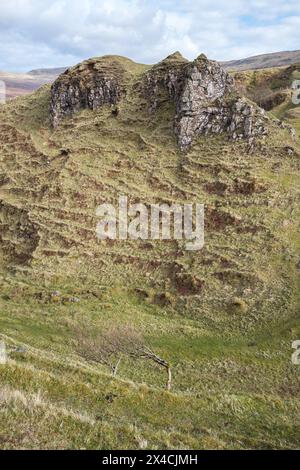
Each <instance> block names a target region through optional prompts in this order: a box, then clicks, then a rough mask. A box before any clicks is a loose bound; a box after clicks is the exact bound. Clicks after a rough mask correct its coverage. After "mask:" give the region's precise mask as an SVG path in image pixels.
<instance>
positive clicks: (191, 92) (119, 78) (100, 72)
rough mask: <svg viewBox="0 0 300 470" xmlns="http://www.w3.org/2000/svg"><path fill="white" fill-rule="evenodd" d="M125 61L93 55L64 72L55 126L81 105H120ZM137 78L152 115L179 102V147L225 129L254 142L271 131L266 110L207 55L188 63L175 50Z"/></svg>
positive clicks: (54, 107)
mask: <svg viewBox="0 0 300 470" xmlns="http://www.w3.org/2000/svg"><path fill="white" fill-rule="evenodd" d="M125 60H127V61H128V59H124V58H118V60H117V59H116V58H114V57H113V56H108V57H103V58H100V59H90V60H88V61H86V62H83V63H82V64H79V65H78V66H76V67H74V68H72V69H70V70H67V71H66V72H65V73H64V74H63V75H61V76H60V77H59V78H58V79H57V80H56V82H55V83H54V84H53V85H52V89H51V120H52V124H53V126H54V127H56V126H57V125H58V124H59V123H60V122H61V120H62V119H63V118H64V117H65V116H67V115H72V114H74V113H76V112H78V111H79V110H81V109H86V108H88V109H97V108H99V107H100V106H103V105H105V104H108V105H116V104H117V103H118V102H119V101H120V100H121V99H122V97H123V96H124V95H125V94H126V92H127V89H128V87H129V86H130V85H129V83H130V82H129V81H128V80H127V76H128V70H129V69H128V64H124V61H125ZM122 61H123V62H122ZM131 64H133V63H131ZM135 65H137V64H135ZM131 67H132V65H131ZM132 76H133V75H131V77H132ZM134 82H135V87H134V89H135V90H136V93H139V94H140V95H142V96H143V97H144V98H145V99H146V100H147V102H148V103H149V106H148V109H149V112H150V113H154V112H155V111H156V110H157V109H158V108H159V107H160V106H161V105H163V104H164V103H165V102H169V101H172V102H174V103H175V109H176V111H175V116H174V132H175V134H176V136H177V141H178V145H179V147H180V149H181V150H188V149H189V147H190V146H191V144H192V143H193V142H194V140H195V139H196V138H197V137H198V136H200V135H207V134H221V133H223V132H225V133H227V134H228V135H229V137H230V138H232V139H233V140H238V139H247V140H248V141H249V143H250V144H251V145H252V143H253V140H254V139H255V137H259V136H262V135H264V134H266V132H267V131H266V126H265V121H266V117H265V115H264V111H262V110H261V109H260V108H258V107H257V106H255V105H252V104H251V103H250V102H248V101H247V100H246V99H242V98H241V97H239V96H238V94H237V92H236V90H235V86H234V81H233V79H232V78H231V76H230V75H229V74H228V73H227V72H225V71H224V70H223V69H222V68H221V66H220V65H219V64H218V63H217V62H214V61H210V60H208V59H207V58H206V57H205V55H203V54H202V55H200V56H199V57H198V58H197V59H196V60H194V61H193V62H189V61H188V60H186V59H184V58H183V57H182V55H181V54H180V53H179V52H176V53H175V54H172V55H170V56H168V57H167V58H166V59H165V60H163V61H162V62H160V63H158V64H156V65H154V66H153V67H151V68H150V69H149V70H148V71H146V72H144V73H143V74H142V75H141V76H139V77H138V79H137V80H135V81H134ZM136 84H138V86H136Z"/></svg>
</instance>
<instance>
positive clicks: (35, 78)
mask: <svg viewBox="0 0 300 470" xmlns="http://www.w3.org/2000/svg"><path fill="white" fill-rule="evenodd" d="M65 70H66V68H53V69H38V70H31V71H30V72H27V73H9V72H1V71H0V80H3V81H4V82H5V84H6V90H7V99H12V98H16V97H17V96H22V95H27V94H28V93H32V92H33V91H35V90H37V89H38V88H40V87H41V86H42V85H45V84H46V83H52V82H53V81H54V80H55V79H56V78H57V77H58V75H60V74H61V73H63V72H64V71H65Z"/></svg>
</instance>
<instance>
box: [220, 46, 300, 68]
mask: <svg viewBox="0 0 300 470" xmlns="http://www.w3.org/2000/svg"><path fill="white" fill-rule="evenodd" d="M296 62H300V51H299V50H298V51H285V52H274V53H272V54H261V55H256V56H253V57H248V58H246V59H240V60H230V61H228V62H221V65H222V66H223V68H224V69H225V70H234V71H238V70H253V69H266V68H271V67H283V66H287V65H292V64H295V63H296Z"/></svg>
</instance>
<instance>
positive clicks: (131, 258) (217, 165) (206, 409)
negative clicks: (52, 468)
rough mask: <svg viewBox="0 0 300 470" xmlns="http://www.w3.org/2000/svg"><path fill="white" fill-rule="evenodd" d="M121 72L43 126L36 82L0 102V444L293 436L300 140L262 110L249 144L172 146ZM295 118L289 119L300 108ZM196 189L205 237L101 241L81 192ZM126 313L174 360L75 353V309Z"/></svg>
mask: <svg viewBox="0 0 300 470" xmlns="http://www.w3.org/2000/svg"><path fill="white" fill-rule="evenodd" d="M106 60H107V61H108V66H109V61H115V60H117V61H122V63H123V64H126V67H127V68H128V74H129V75H130V77H131V78H130V80H131V84H132V86H131V88H130V92H129V93H128V94H127V96H126V98H124V99H123V101H122V102H121V103H120V105H119V114H118V116H115V115H113V114H112V112H111V109H110V108H109V107H103V108H101V109H99V110H97V111H94V112H92V111H83V112H81V113H79V114H77V115H75V116H73V117H72V118H68V119H66V120H65V121H64V122H63V123H62V125H61V126H60V127H59V128H58V129H57V130H55V131H53V130H52V129H51V128H50V125H49V113H48V109H49V100H50V89H49V87H47V86H45V87H43V88H42V89H40V90H39V91H38V92H36V93H35V94H33V95H30V96H27V97H24V98H19V99H17V100H15V101H13V102H10V103H8V104H7V105H6V106H3V107H1V108H0V165H1V166H0V169H1V173H0V230H1V231H0V255H1V258H0V260H1V261H0V263H1V268H0V269H1V277H0V289H1V296H0V332H1V338H2V340H3V341H5V343H6V345H7V348H8V350H9V358H10V359H9V363H8V364H6V365H0V380H1V385H0V420H1V427H0V439H1V441H0V446H1V448H5V449H8V448H99V449H103V448H106V449H114V448H151V449H154V448H166V449H168V448H178V449H190V448H195V449H197V448H204V449H211V448H227V449H240V448H258V449H261V448H297V447H299V444H298V443H299V438H300V427H299V425H300V419H299V416H300V414H299V411H300V401H299V390H300V380H299V371H300V369H299V366H296V365H293V364H292V362H291V354H292V352H293V351H292V348H291V344H292V341H294V340H296V339H299V338H300V327H299V290H298V287H299V285H298V276H299V236H298V223H297V221H298V220H299V173H300V167H299V164H300V161H299V151H300V148H299V144H298V142H297V141H293V140H292V138H291V136H290V134H289V132H288V131H287V130H286V129H282V128H280V127H279V126H278V125H277V124H276V123H274V122H273V121H272V120H270V123H269V135H268V136H267V138H266V139H265V140H264V141H261V142H258V143H257V146H256V149H255V151H254V152H253V153H251V154H249V153H248V149H247V144H246V143H243V142H239V143H233V142H230V141H228V140H227V138H226V136H213V137H202V138H200V139H198V141H197V142H196V144H195V145H194V146H193V147H192V149H191V150H190V151H189V152H188V153H186V154H183V153H180V152H179V150H178V148H177V145H176V141H175V138H174V133H173V129H172V125H173V124H172V123H173V116H174V109H173V105H172V104H171V103H169V102H168V101H163V102H162V104H161V106H160V107H159V109H158V110H157V112H156V113H155V114H154V115H149V113H148V110H147V103H146V102H145V101H144V100H143V99H142V98H141V97H140V95H139V94H138V93H137V89H138V87H139V84H140V81H141V79H142V74H143V72H144V70H145V68H144V67H143V66H139V65H137V64H133V63H131V62H130V61H127V60H125V59H120V58H111V57H110V58H107V59H106ZM297 119H298V118H296V123H298V125H299V121H297ZM120 194H127V195H128V196H129V198H130V201H131V202H138V201H141V202H146V203H147V204H151V203H153V202H160V203H161V202H167V203H172V202H180V203H184V202H202V203H205V205H206V245H205V247H204V249H203V250H201V251H200V252H194V253H192V252H188V251H186V250H185V249H184V242H178V241H170V242H159V241H151V242H148V241H147V242H145V241H135V242H134V241H126V242H121V241H106V242H99V241H98V240H97V238H96V236H95V227H96V223H97V218H96V216H95V208H96V207H97V205H98V204H100V203H102V202H113V203H116V201H117V198H118V197H119V195H120ZM112 323H114V324H116V323H118V324H128V323H130V324H133V325H135V326H136V327H137V328H138V329H139V330H141V331H142V332H143V333H144V335H145V337H146V338H147V341H148V342H149V343H150V344H151V346H152V347H153V349H155V351H157V352H158V353H159V354H161V355H162V356H163V357H164V358H166V359H167V360H168V361H170V362H171V363H172V367H173V374H174V383H173V389H172V391H171V392H166V391H165V390H164V382H165V377H164V374H163V372H162V371H161V370H160V369H159V368H157V367H156V366H154V365H153V364H151V363H147V362H143V361H137V362H136V361H135V362H133V361H132V360H130V359H128V358H124V359H123V361H122V363H121V366H120V371H119V376H118V377H117V378H115V379H113V378H112V377H111V376H110V375H109V371H108V370H107V369H106V368H105V367H103V366H97V365H96V364H91V363H88V362H86V361H84V360H83V359H82V358H80V357H79V356H78V353H77V347H76V336H75V334H74V331H75V330H76V327H77V326H78V325H82V326H90V327H93V328H95V329H99V330H104V329H105V328H108V327H109V325H111V324H112Z"/></svg>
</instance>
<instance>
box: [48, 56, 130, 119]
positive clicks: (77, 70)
mask: <svg viewBox="0 0 300 470" xmlns="http://www.w3.org/2000/svg"><path fill="white" fill-rule="evenodd" d="M125 74H126V71H125V69H124V68H123V67H122V64H121V63H120V62H118V61H114V60H101V59H100V60H93V59H90V60H87V61H85V62H83V63H81V64H79V65H77V66H75V67H73V68H71V69H68V70H66V72H65V73H63V74H62V75H60V76H59V77H58V79H57V80H56V81H55V82H54V84H53V85H52V88H51V104H50V113H51V120H52V124H53V126H54V127H57V126H58V125H59V123H60V122H61V120H62V119H63V118H64V117H65V116H68V115H72V114H74V113H76V112H78V111H80V110H81V109H87V108H89V109H93V110H94V109H97V108H99V107H100V106H103V105H104V104H112V105H113V104H116V103H117V102H118V101H119V100H120V99H121V97H122V94H124V93H125V87H124V81H125Z"/></svg>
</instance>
